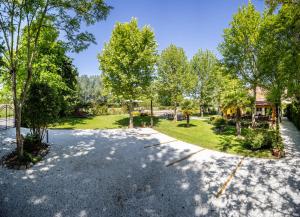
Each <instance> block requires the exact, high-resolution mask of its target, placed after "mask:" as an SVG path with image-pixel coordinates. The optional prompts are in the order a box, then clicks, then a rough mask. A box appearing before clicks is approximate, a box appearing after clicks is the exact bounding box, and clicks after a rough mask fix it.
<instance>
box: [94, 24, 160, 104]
mask: <svg viewBox="0 0 300 217" xmlns="http://www.w3.org/2000/svg"><path fill="white" fill-rule="evenodd" d="M156 48H157V44H156V41H155V36H154V32H153V30H152V29H151V28H150V27H149V26H144V27H143V28H141V29H139V28H138V23H137V20H136V19H132V20H131V21H130V22H129V23H116V25H115V28H114V30H113V32H112V35H111V39H110V41H109V42H108V43H106V44H105V46H104V49H103V50H102V52H101V54H100V55H99V61H100V68H101V70H102V72H103V82H104V84H105V85H106V86H109V87H110V88H111V91H112V93H113V94H115V95H117V96H119V97H121V98H122V99H125V100H134V99H138V98H139V97H141V95H143V94H144V93H145V90H146V89H147V88H148V87H149V85H150V83H151V81H152V74H153V72H154V65H155V63H156V59H157V56H156Z"/></svg>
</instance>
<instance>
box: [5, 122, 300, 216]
mask: <svg viewBox="0 0 300 217" xmlns="http://www.w3.org/2000/svg"><path fill="white" fill-rule="evenodd" d="M282 133H283V136H284V139H285V142H286V143H288V146H287V147H288V149H289V150H290V151H289V153H288V157H286V158H284V159H282V160H265V159H254V158H245V159H244V161H243V164H242V166H241V167H240V169H239V170H238V171H237V173H236V175H235V177H233V178H232V180H231V182H229V184H228V186H227V188H226V189H225V191H224V192H223V194H222V195H221V196H220V197H218V198H216V194H217V192H218V190H219V189H220V187H221V186H222V185H223V184H224V183H225V182H226V180H227V179H228V176H229V175H230V174H231V173H232V171H233V170H234V169H235V168H236V165H237V164H238V162H239V161H240V160H241V157H240V156H235V155H229V154H225V153H221V152H216V151H211V150H206V149H202V148H201V147H198V146H194V145H191V144H188V143H184V142H181V141H177V140H175V139H174V138H171V137H168V136H166V135H163V134H161V133H158V132H157V131H155V130H152V129H134V130H124V129H116V130H51V131H50V132H49V134H50V142H51V143H52V146H51V149H50V153H49V154H48V155H47V156H46V158H45V159H44V160H43V161H41V162H39V163H38V164H36V165H35V166H34V167H32V168H31V169H29V170H27V171H15V170H8V169H6V168H0V216H1V217H14V216H16V217H19V216H22V217H27V216H28V217H29V216H30V217H32V216H40V217H43V216H51V217H66V216H70V217H73V216H80V217H83V216H109V217H110V216H130V217H134V216H143V217H144V216H169V217H173V216H178V217H185V216H255V217H258V216H264V217H265V216H300V215H299V213H300V193H299V188H300V178H299V177H300V162H299V159H300V156H299V154H300V150H299V146H300V143H299V140H297V138H298V137H297V136H298V134H299V132H297V131H295V129H294V128H293V125H290V123H289V122H286V123H285V125H284V126H283V131H282ZM13 134H14V129H10V130H7V131H0V156H3V155H5V154H6V153H9V151H10V150H12V149H13V148H14V143H13V137H14V136H13ZM160 143H161V145H157V144H160ZM149 145H156V146H152V147H148V148H144V147H145V146H149ZM197 151H199V152H198V153H196V154H194V155H192V156H191V157H190V158H188V159H185V160H182V161H178V160H179V159H182V158H184V157H186V156H187V155H190V154H192V153H195V152H197ZM290 153H292V154H290ZM175 161H176V162H177V161H178V162H177V163H174V162H175ZM170 163H174V164H172V165H171V166H168V164H170Z"/></svg>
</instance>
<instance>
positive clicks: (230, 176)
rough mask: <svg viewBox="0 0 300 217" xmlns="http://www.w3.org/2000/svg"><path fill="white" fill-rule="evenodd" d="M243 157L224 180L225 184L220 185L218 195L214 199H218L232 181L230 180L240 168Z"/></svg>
mask: <svg viewBox="0 0 300 217" xmlns="http://www.w3.org/2000/svg"><path fill="white" fill-rule="evenodd" d="M244 159H245V157H243V158H242V159H241V160H240V162H239V163H238V164H237V166H236V167H235V169H234V170H233V171H232V173H231V174H230V175H229V176H228V178H227V179H226V181H225V183H224V184H223V185H222V187H221V188H220V190H219V191H218V193H217V194H216V198H218V197H220V196H221V194H222V193H223V192H224V191H225V190H226V188H227V186H228V184H229V183H230V181H231V180H232V178H233V177H234V175H235V174H236V172H237V170H238V169H239V168H240V167H241V166H242V163H243V161H244Z"/></svg>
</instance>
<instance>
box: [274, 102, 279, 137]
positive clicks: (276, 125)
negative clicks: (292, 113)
mask: <svg viewBox="0 0 300 217" xmlns="http://www.w3.org/2000/svg"><path fill="white" fill-rule="evenodd" d="M275 133H276V142H277V143H278V142H279V105H278V104H277V103H276V104H275Z"/></svg>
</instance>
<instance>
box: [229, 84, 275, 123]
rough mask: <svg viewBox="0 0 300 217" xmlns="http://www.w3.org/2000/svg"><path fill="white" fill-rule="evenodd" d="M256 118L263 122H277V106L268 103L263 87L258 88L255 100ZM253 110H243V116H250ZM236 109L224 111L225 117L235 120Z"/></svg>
mask: <svg viewBox="0 0 300 217" xmlns="http://www.w3.org/2000/svg"><path fill="white" fill-rule="evenodd" d="M255 107H256V111H255V117H256V119H263V120H270V121H274V120H275V114H276V113H275V112H276V109H275V106H274V105H273V104H272V103H271V102H268V100H267V98H266V93H265V91H264V90H263V88H261V87H257V88H256V100H255ZM247 110H248V111H250V110H251V108H244V109H242V116H248V115H249V116H250V115H251V114H250V113H249V112H247ZM235 113H236V111H235V109H233V108H229V109H226V110H224V111H223V114H224V116H226V117H227V118H233V117H235Z"/></svg>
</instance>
